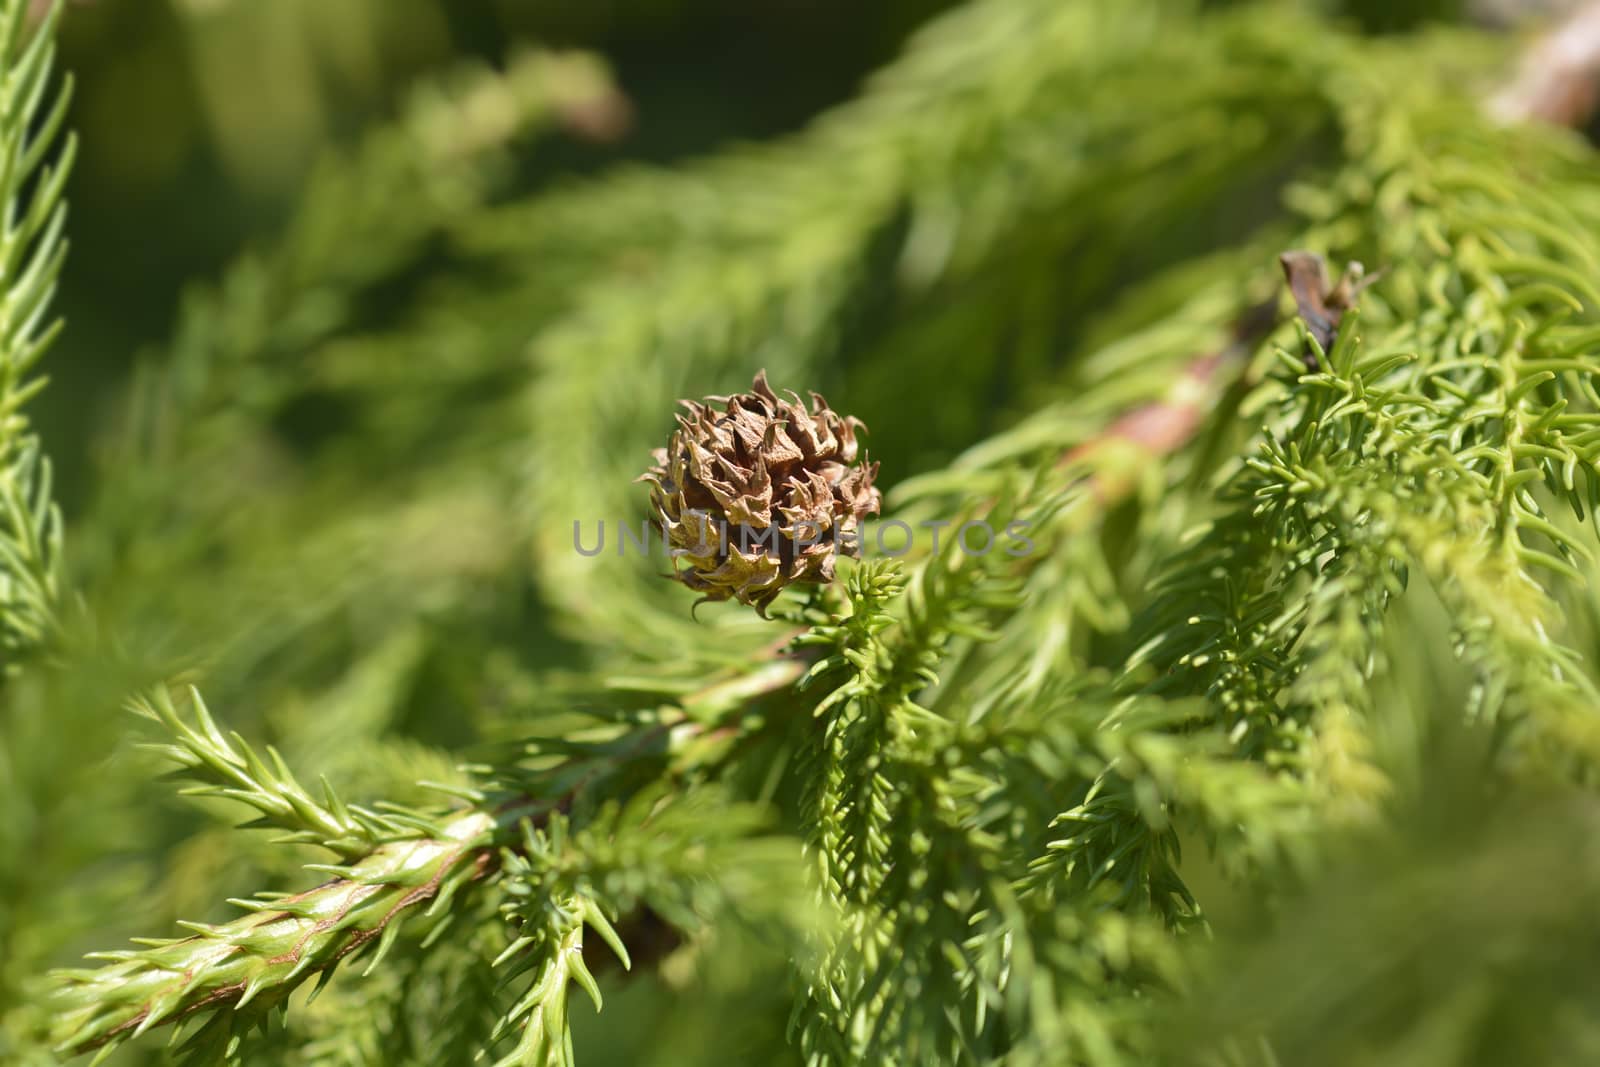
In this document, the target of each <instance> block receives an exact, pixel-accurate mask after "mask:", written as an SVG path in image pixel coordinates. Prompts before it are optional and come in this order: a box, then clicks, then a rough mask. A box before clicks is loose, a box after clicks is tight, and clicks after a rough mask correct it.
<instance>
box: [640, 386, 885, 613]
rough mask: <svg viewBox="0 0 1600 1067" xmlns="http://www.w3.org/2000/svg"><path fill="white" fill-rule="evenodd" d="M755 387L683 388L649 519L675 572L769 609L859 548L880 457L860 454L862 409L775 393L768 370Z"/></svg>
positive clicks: (710, 591)
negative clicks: (689, 392)
mask: <svg viewBox="0 0 1600 1067" xmlns="http://www.w3.org/2000/svg"><path fill="white" fill-rule="evenodd" d="M751 388H752V390H753V392H749V393H740V394H739V395H737V396H713V397H707V398H706V399H705V400H704V401H694V400H684V401H681V403H682V405H683V406H684V407H685V408H686V409H687V414H680V415H679V416H678V429H677V430H675V431H674V432H673V434H672V439H671V440H670V441H669V442H668V443H667V447H666V448H658V449H656V450H655V452H654V453H653V455H654V458H655V466H653V467H652V468H651V469H650V470H649V471H647V472H645V474H643V475H642V476H641V477H640V479H639V480H640V481H647V482H650V483H651V484H652V486H653V488H652V489H651V492H650V504H651V509H652V511H653V522H654V524H655V526H656V528H657V530H658V532H660V533H661V534H662V535H663V538H664V540H665V542H666V544H667V546H668V550H669V552H670V553H671V555H672V558H673V577H675V578H677V579H678V581H680V582H682V583H683V584H684V585H687V586H688V587H689V588H690V589H694V590H697V591H698V592H700V593H703V594H704V597H703V598H702V599H704V600H726V599H728V598H729V597H735V598H737V599H738V600H739V602H740V603H743V604H753V605H755V607H756V608H757V609H758V610H762V611H763V612H764V611H765V608H766V606H767V605H768V604H770V603H772V601H773V599H774V598H775V597H777V595H778V594H779V593H780V592H782V591H783V589H784V588H785V587H787V586H789V585H792V584H793V583H795V582H830V581H832V580H833V564H834V557H835V556H836V555H837V554H840V553H842V554H844V555H847V556H858V555H859V554H860V551H861V545H860V536H861V535H860V523H861V519H862V517H863V516H866V515H875V514H877V512H878V507H879V504H880V503H881V500H882V498H881V496H880V495H879V493H878V490H876V489H874V488H873V487H872V479H873V478H874V477H875V476H876V475H877V473H878V465H877V464H876V463H868V462H867V461H866V459H865V457H862V460H861V462H860V463H857V462H856V453H857V446H856V431H858V430H864V429H865V428H866V427H864V426H863V425H862V424H861V422H860V420H858V419H855V418H853V417H850V416H845V417H843V418H841V417H840V416H839V415H837V414H836V413H834V412H833V411H832V410H830V409H829V407H828V403H827V401H825V400H823V399H822V397H820V396H818V395H817V394H816V393H812V394H811V411H810V412H807V411H806V409H805V405H804V404H803V403H802V402H801V400H800V397H799V396H797V395H796V394H795V393H792V392H790V393H789V394H788V395H789V397H790V399H788V400H782V399H779V397H778V395H777V394H776V393H774V392H773V391H772V388H771V387H770V386H768V385H767V372H766V371H761V372H760V373H758V374H757V375H756V377H755V382H754V384H753V385H752V386H751Z"/></svg>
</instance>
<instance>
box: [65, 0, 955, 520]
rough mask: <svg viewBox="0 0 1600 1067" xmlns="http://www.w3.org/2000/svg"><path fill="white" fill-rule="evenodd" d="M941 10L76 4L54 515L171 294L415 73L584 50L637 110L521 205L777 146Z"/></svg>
mask: <svg viewBox="0 0 1600 1067" xmlns="http://www.w3.org/2000/svg"><path fill="white" fill-rule="evenodd" d="M951 6H953V3H952V0H875V2H873V3H867V4H862V3H858V2H854V0H763V2H761V3H756V4H752V3H746V2H736V0H331V2H330V0H268V2H259V0H137V2H132V0H93V2H90V3H75V4H73V5H72V6H71V7H70V9H69V11H68V17H67V18H66V20H65V22H64V26H63V31H62V61H63V64H64V66H65V67H66V69H68V70H71V71H72V72H74V75H75V77H76V78H77V84H78V87H77V100H76V114H75V116H74V120H73V121H74V125H75V126H76V128H77V129H78V131H79V134H80V136H81V138H82V156H81V161H80V164H79V166H78V168H77V171H76V173H75V174H74V177H73V184H72V188H71V190H70V192H69V197H70V199H71V203H72V212H73V224H72V241H73V246H74V249H73V254H72V256H71V258H70V260H69V263H68V266H67V275H66V280H65V283H64V286H63V293H62V296H61V302H60V306H61V308H62V310H63V312H64V313H65V315H66V317H67V319H68V322H69V329H68V331H67V334H66V336H65V339H64V341H63V342H62V344H61V347H60V348H59V349H58V350H57V351H56V352H55V353H53V354H52V358H51V361H50V367H49V374H50V376H51V379H52V381H53V382H54V385H53V387H52V388H51V389H50V390H48V391H47V392H46V395H45V396H44V397H43V398H42V401H41V402H40V403H39V404H38V406H37V408H36V413H37V415H38V418H39V420H40V423H41V425H42V427H43V431H44V436H45V439H46V441H47V442H48V445H49V448H50V450H51V453H52V456H53V457H54V458H55V462H56V464H57V467H58V470H59V472H60V473H61V475H62V482H63V488H62V499H63V502H64V504H65V505H66V507H67V509H68V512H69V514H71V513H73V512H74V511H75V510H76V508H75V505H76V504H78V503H79V502H81V500H82V499H83V493H84V492H85V484H84V483H85V477H86V473H85V455H86V449H87V447H88V446H89V444H90V438H91V436H92V427H93V426H94V425H96V423H97V422H98V421H99V418H100V417H102V416H103V415H104V414H105V413H106V408H107V405H108V404H110V403H112V402H113V400H114V398H115V396H116V393H117V388H118V385H119V383H121V382H123V381H124V379H125V376H126V374H127V372H128V370H129V368H130V366H131V364H132V360H133V358H134V356H135V354H136V353H137V352H138V350H139V349H141V348H142V347H145V346H150V345H156V344H159V343H160V342H162V341H163V340H164V339H165V338H166V337H168V336H169V335H170V333H171V329H172V325H173V321H174V318H175V316H176V310H177V305H178V298H179V294H180V292H181V290H182V288H183V286H184V285H185V283H187V282H189V281H192V280H205V279H208V278H211V277H214V276H215V275H216V274H217V273H218V271H219V270H220V268H221V267H222V265H223V264H225V263H226V262H227V261H228V260H229V259H230V258H232V257H233V256H234V255H235V254H236V253H237V252H238V251H239V250H240V249H241V248H242V247H247V246H263V245H268V244H270V243H271V241H272V238H273V235H274V233H275V231H276V229H277V228H278V227H279V225H280V224H281V222H282V221H283V219H284V217H285V216H286V214H287V212H288V211H289V209H290V208H291V206H292V205H293V204H294V202H295V198H296V194H297V192H298V190H299V189H300V188H301V186H302V184H303V182H304V181H305V178H306V176H307V174H308V171H309V169H310V168H311V166H312V165H313V163H314V161H315V160H316V158H317V156H318V155H319V153H322V152H324V151H325V150H327V149H328V148H330V147H334V146H339V145H346V144H349V143H351V142H352V141H353V140H354V139H355V137H356V135H357V134H358V133H359V132H360V131H362V130H363V129H365V128H367V127H368V126H369V125H370V124H371V123H373V122H375V121H381V120H382V119H383V118H386V117H389V116H391V115H393V114H394V112H395V111H396V109H397V108H398V106H399V104H400V103H401V102H402V100H403V96H404V93H405V90H406V89H407V88H408V87H409V86H410V85H411V84H412V83H413V82H415V81H416V80H417V79H418V78H419V77H421V76H424V75H428V74H436V73H438V72H441V71H444V70H448V69H449V68H451V67H452V66H453V65H455V64H456V63H458V62H459V61H461V60H463V59H467V58H482V59H486V60H488V61H490V62H498V61H500V60H502V59H503V58H504V57H505V56H506V55H507V53H508V52H509V51H510V50H511V49H512V48H514V47H515V46H516V45H517V44H523V43H537V44H540V45H544V46H552V47H575V48H582V49H585V50H591V51H596V52H598V53H600V54H602V55H604V56H605V57H606V58H607V60H608V61H609V62H610V63H611V64H612V66H613V69H614V73H615V76H616V77H617V79H618V81H619V83H620V85H621V87H622V88H623V90H624V91H625V92H626V94H627V95H628V97H629V98H630V99H631V101H633V103H634V106H635V109H636V114H635V116H634V121H633V122H632V123H631V126H630V128H629V129H628V130H627V131H626V133H625V134H624V135H623V136H621V137H620V138H616V139H613V140H610V141H609V142H607V143H596V142H594V141H588V142H585V141H582V140H577V139H573V138H557V139H551V140H546V141H543V142H541V144H540V145H539V146H538V147H537V148H536V149H534V150H531V151H530V152H529V153H527V158H526V159H525V160H524V163H525V165H526V168H527V173H526V176H525V177H526V181H525V182H524V183H519V184H522V186H523V188H525V189H526V188H529V187H537V185H538V184H540V183H544V182H550V181H556V180H560V178H561V177H562V176H563V175H568V174H574V173H580V174H581V173H585V172H592V171H594V170H596V169H598V168H602V167H605V166H608V165H611V164H614V163H618V162H620V161H623V160H649V161H668V160H672V159H676V158H682V157H684V156H687V155H694V154H699V153H704V152H709V151H711V150H713V149H715V148H717V147H719V146H723V145H725V144H727V143H729V142H737V141H745V140H757V139H764V138H767V137H770V136H773V135H775V134H779V133H782V132H784V131H787V130H792V129H794V128H796V127H797V126H800V125H801V124H803V123H804V122H805V120H806V119H807V118H809V117H810V116H812V115H814V114H816V113H817V112H819V111H821V110H823V109H824V108H826V107H828V106H830V105H832V104H834V103H837V102H839V101H842V100H844V99H847V98H848V97H850V96H851V95H852V94H853V92H854V91H855V90H856V89H857V88H858V87H859V85H860V83H861V81H862V79H863V77H864V76H865V75H866V74H867V73H868V72H870V71H871V70H872V69H874V68H875V67H877V66H879V65H881V64H883V63H884V62H885V61H887V60H888V59H889V58H891V57H892V56H893V55H894V54H895V52H896V50H897V48H898V46H899V44H900V42H901V41H902V40H903V38H904V37H905V36H906V34H907V33H908V32H909V31H910V30H911V29H913V28H914V27H915V26H916V25H918V24H919V23H921V22H923V21H925V20H926V19H927V18H929V17H930V16H932V15H934V14H935V13H937V12H939V11H941V10H944V9H946V8H948V7H951Z"/></svg>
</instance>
